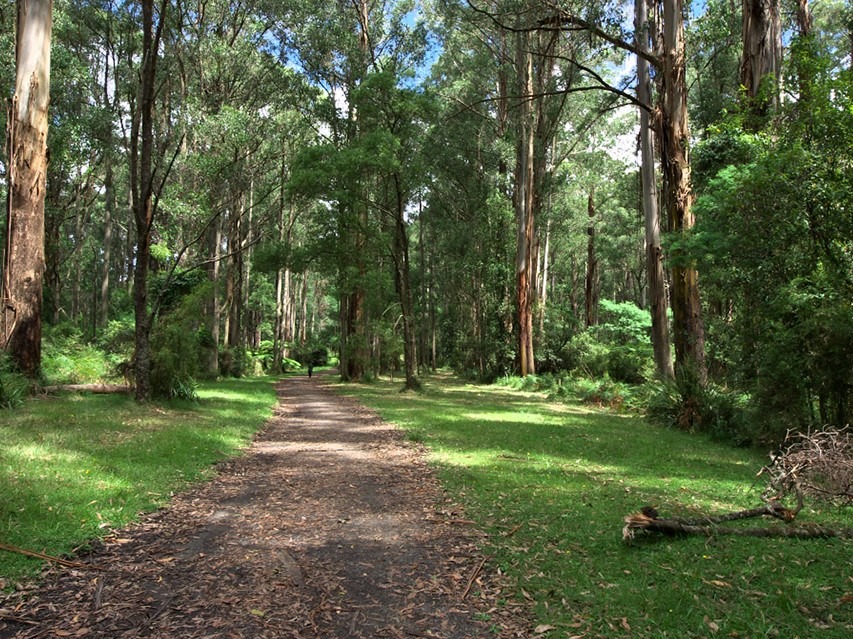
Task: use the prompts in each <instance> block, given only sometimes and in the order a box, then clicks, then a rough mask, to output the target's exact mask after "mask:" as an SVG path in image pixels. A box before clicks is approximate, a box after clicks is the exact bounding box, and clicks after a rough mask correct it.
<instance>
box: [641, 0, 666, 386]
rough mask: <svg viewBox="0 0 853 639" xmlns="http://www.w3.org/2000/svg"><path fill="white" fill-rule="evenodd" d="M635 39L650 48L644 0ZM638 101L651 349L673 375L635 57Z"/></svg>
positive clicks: (644, 106) (647, 89) (646, 105)
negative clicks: (650, 317) (650, 316)
mask: <svg viewBox="0 0 853 639" xmlns="http://www.w3.org/2000/svg"><path fill="white" fill-rule="evenodd" d="M634 7H635V14H634V41H635V44H636V46H637V49H638V50H639V51H642V52H643V53H648V51H649V35H650V34H649V22H648V6H647V4H646V0H635V4H634ZM637 100H639V102H640V108H639V111H640V181H641V184H642V198H643V219H644V220H645V225H644V226H645V232H646V277H647V278H648V291H649V292H648V299H649V309H650V311H651V315H652V348H653V349H654V354H655V368H656V369H657V372H658V375H660V376H661V377H664V378H669V377H672V375H673V370H672V356H671V354H670V344H669V320H668V319H667V316H666V308H667V300H666V281H665V279H664V269H663V251H662V250H661V241H660V213H659V211H658V192H657V178H656V176H655V155H654V140H653V139H652V136H653V131H652V127H651V123H650V121H649V120H650V115H649V113H650V111H651V104H652V99H651V80H650V78H649V62H648V60H647V59H646V58H645V57H643V56H641V55H638V56H637Z"/></svg>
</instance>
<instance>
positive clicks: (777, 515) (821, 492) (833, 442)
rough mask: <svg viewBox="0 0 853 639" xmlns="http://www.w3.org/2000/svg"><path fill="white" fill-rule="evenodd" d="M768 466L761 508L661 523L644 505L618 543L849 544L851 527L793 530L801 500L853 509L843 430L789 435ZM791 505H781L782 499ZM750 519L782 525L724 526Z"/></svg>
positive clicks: (850, 436)
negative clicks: (755, 540)
mask: <svg viewBox="0 0 853 639" xmlns="http://www.w3.org/2000/svg"><path fill="white" fill-rule="evenodd" d="M771 458H772V461H771V463H770V464H768V465H767V466H765V467H764V468H762V469H761V470H760V471H759V473H758V475H759V476H761V475H766V476H767V477H768V478H769V479H768V482H767V486H766V487H765V488H764V490H763V491H762V493H761V500H762V501H763V502H764V505H763V506H760V507H758V508H751V509H749V510H741V511H737V512H733V513H727V514H723V515H715V516H706V517H701V518H699V519H681V518H662V517H660V516H659V515H658V512H657V510H655V509H654V508H652V507H650V506H647V507H645V508H643V509H642V512H639V513H634V514H631V515H628V516H627V517H625V527H624V528H623V529H622V539H623V540H626V541H630V540H631V539H633V538H634V535H635V534H636V532H637V531H645V532H652V533H659V534H663V535H706V536H709V537H710V536H718V535H745V536H750V537H796V538H800V539H815V538H828V537H839V538H842V539H853V528H843V529H840V530H836V529H830V528H826V527H823V526H815V525H804V526H795V525H793V522H794V520H795V519H796V517H797V515H798V514H799V512H800V510H802V508H803V500H804V497H805V496H808V497H811V498H816V499H822V500H825V501H831V502H833V503H840V504H844V505H850V504H853V433H851V432H850V430H849V429H848V428H847V427H844V428H827V429H825V430H822V431H820V432H817V433H807V434H804V433H793V434H791V433H789V434H788V437H787V438H786V439H785V444H784V445H783V447H782V448H781V449H780V450H779V452H778V453H776V454H774V455H771ZM790 498H793V499H795V500H796V506H794V507H792V508H788V507H786V506H784V502H785V501H786V500H789V501H790ZM753 517H770V518H774V519H778V520H780V521H783V522H785V524H787V525H784V526H764V527H752V528H745V527H737V526H726V525H724V524H726V523H728V522H732V521H736V520H743V519H749V518H753Z"/></svg>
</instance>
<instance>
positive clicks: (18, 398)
mask: <svg viewBox="0 0 853 639" xmlns="http://www.w3.org/2000/svg"><path fill="white" fill-rule="evenodd" d="M29 388H30V385H29V382H28V381H27V378H26V377H24V376H23V375H21V374H20V373H19V372H18V371H17V370H16V368H15V364H14V362H12V359H11V358H10V357H9V355H8V354H7V353H6V352H5V351H0V409H12V408H18V407H19V406H20V405H21V404H23V402H24V398H25V397H26V395H27V392H28V391H29Z"/></svg>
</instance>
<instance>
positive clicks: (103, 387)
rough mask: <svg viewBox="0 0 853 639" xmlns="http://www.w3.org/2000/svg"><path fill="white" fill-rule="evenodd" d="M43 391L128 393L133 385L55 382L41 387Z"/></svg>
mask: <svg viewBox="0 0 853 639" xmlns="http://www.w3.org/2000/svg"><path fill="white" fill-rule="evenodd" d="M42 390H43V391H44V392H45V393H57V392H60V391H71V392H76V393H81V392H82V393H96V394H99V395H100V394H104V395H106V394H108V393H130V392H132V391H133V387H132V386H129V385H127V384H55V385H53V386H45V387H44V388H43V389H42Z"/></svg>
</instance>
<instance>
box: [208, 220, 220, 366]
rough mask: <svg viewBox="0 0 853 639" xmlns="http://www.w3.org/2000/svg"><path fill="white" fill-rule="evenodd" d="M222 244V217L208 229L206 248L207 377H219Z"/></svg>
mask: <svg viewBox="0 0 853 639" xmlns="http://www.w3.org/2000/svg"><path fill="white" fill-rule="evenodd" d="M221 242H222V216H219V217H217V219H216V222H215V223H214V224H211V225H210V228H209V229H208V239H207V246H208V250H209V251H210V253H209V254H210V262H209V263H208V265H207V279H208V280H209V281H210V283H211V288H212V290H211V293H210V300H209V301H208V303H207V313H206V315H207V318H206V322H207V330H208V331H209V332H210V341H209V343H208V344H207V345H206V347H205V355H206V356H205V369H206V373H207V375H208V376H209V377H217V376H218V375H219V321H220V315H221V309H220V305H219V263H220V257H221V252H222V251H221V247H220V243H221Z"/></svg>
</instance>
